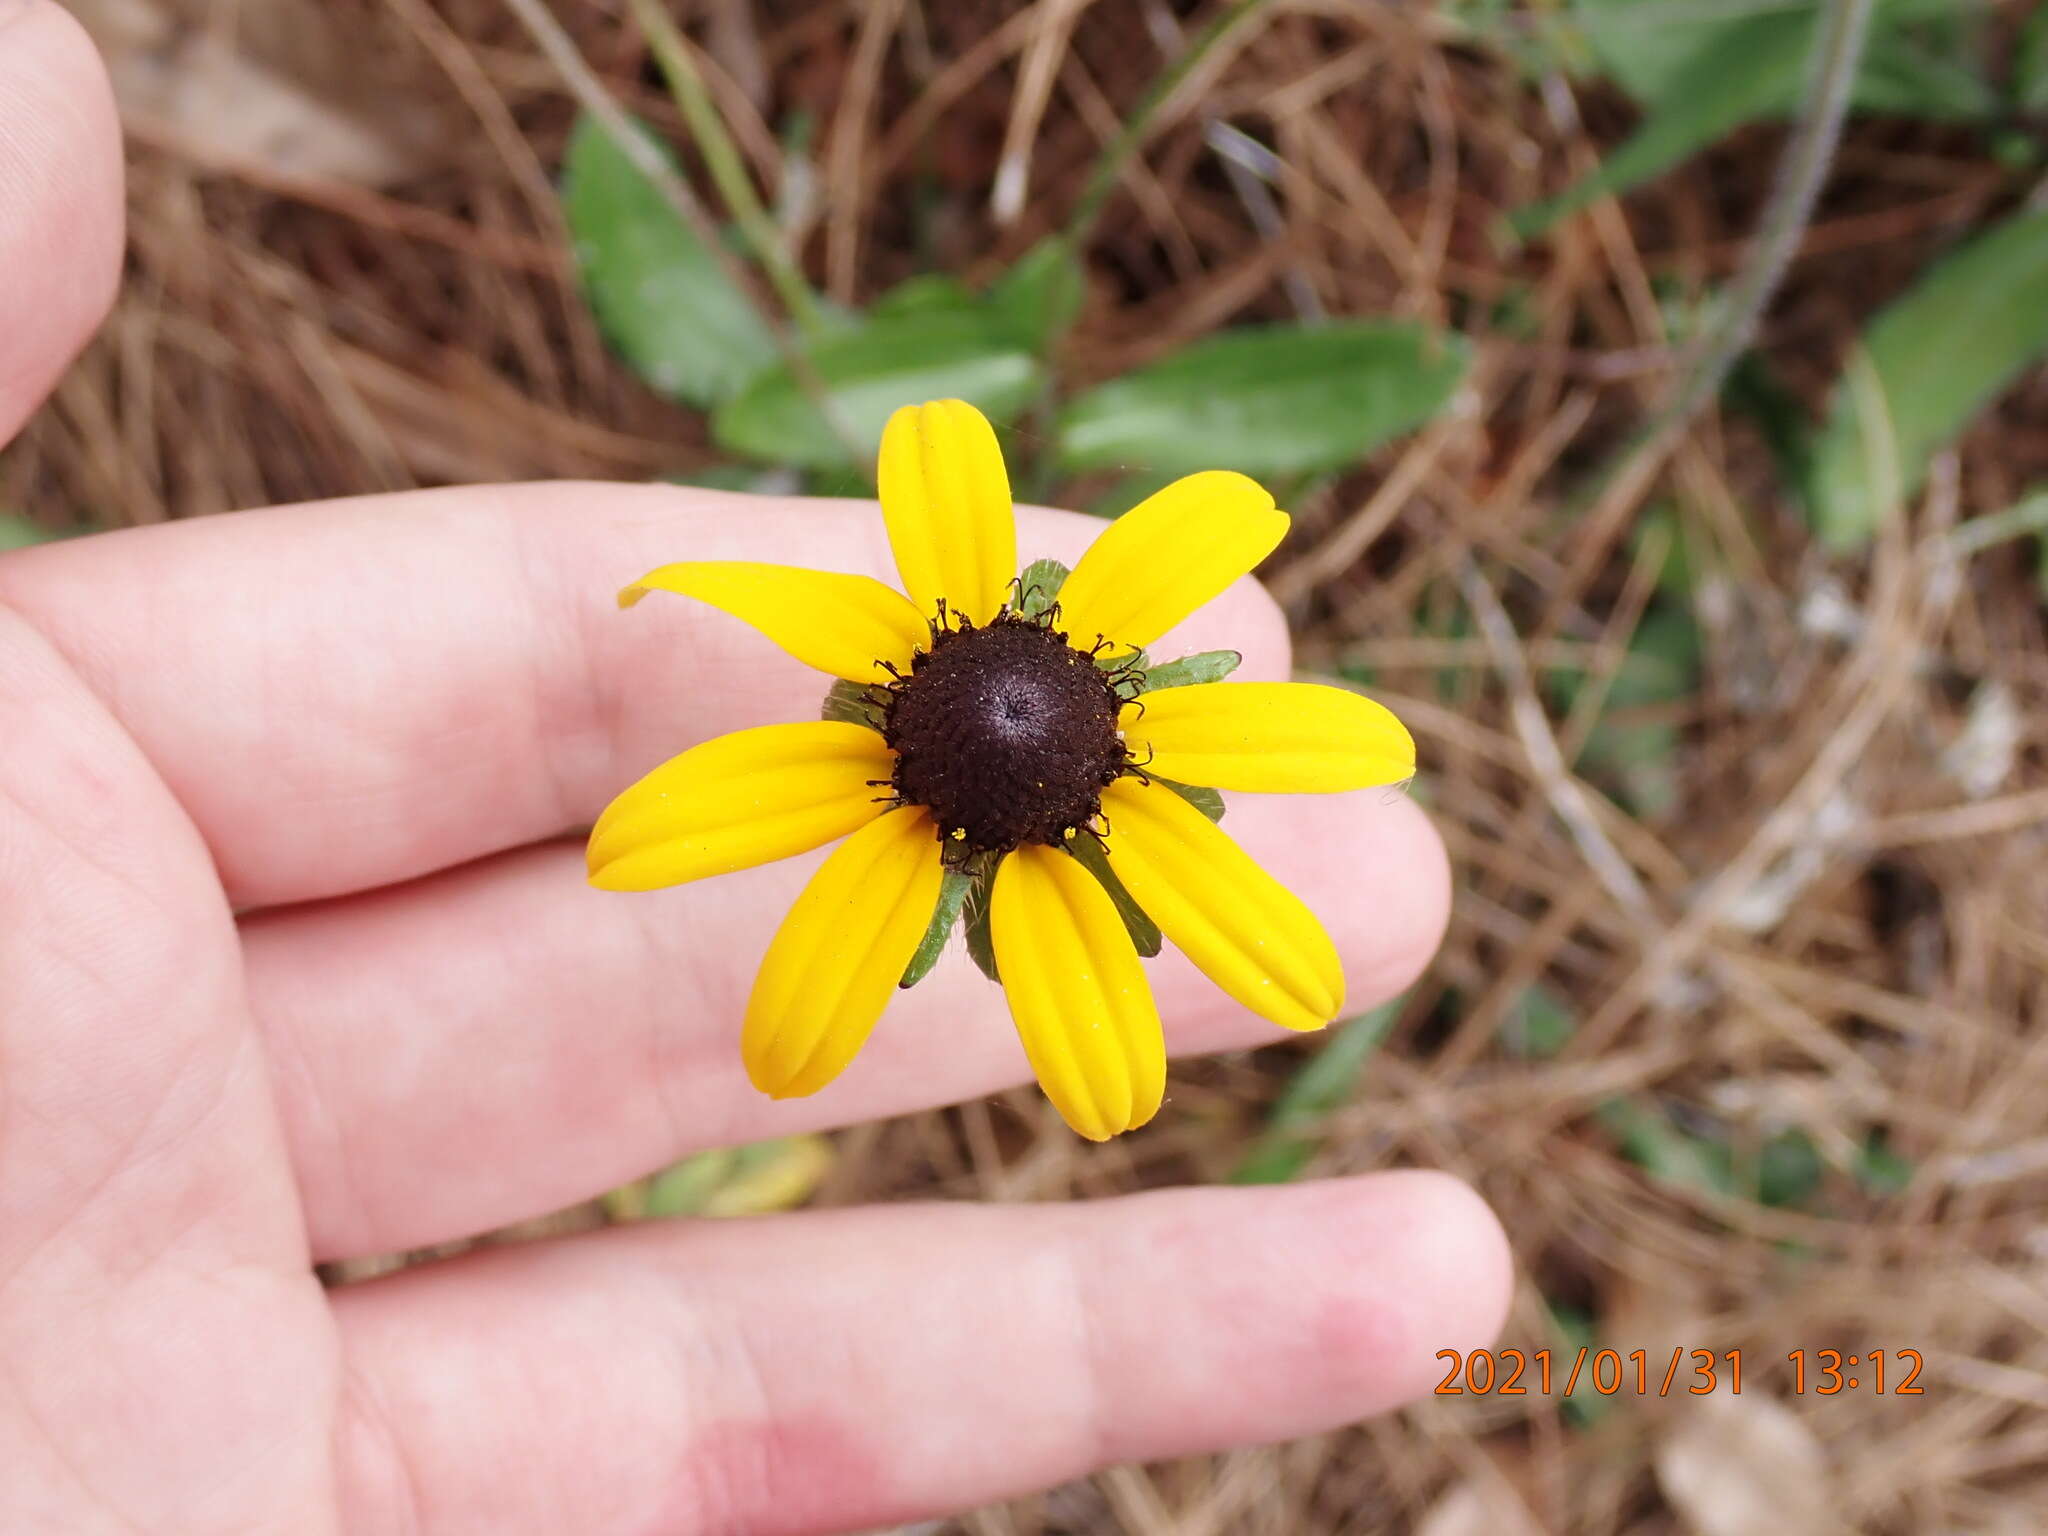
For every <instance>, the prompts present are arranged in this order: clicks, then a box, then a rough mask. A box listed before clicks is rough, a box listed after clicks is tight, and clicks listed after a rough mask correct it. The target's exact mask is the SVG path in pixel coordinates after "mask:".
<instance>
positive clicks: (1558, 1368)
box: [1436, 1344, 1925, 1397]
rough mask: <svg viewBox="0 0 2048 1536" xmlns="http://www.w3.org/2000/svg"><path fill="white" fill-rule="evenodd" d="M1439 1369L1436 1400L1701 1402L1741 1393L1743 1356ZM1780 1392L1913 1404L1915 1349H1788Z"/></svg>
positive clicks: (1449, 1362)
mask: <svg viewBox="0 0 2048 1536" xmlns="http://www.w3.org/2000/svg"><path fill="white" fill-rule="evenodd" d="M1436 1357H1437V1359H1439V1360H1441V1361H1443V1362H1444V1365H1445V1371H1444V1378H1443V1380H1442V1381H1440V1382H1438V1383H1437V1384H1436V1395H1437V1396H1438V1397H1457V1396H1462V1395H1464V1394H1466V1393H1471V1394H1473V1395H1474V1396H1481V1397H1483V1396H1486V1395H1487V1394H1489V1393H1490V1394H1492V1395H1494V1396H1496V1397H1526V1396H1529V1395H1531V1394H1540V1395H1543V1396H1549V1395H1551V1394H1552V1393H1558V1392H1561V1395H1563V1396H1565V1397H1570V1396H1572V1395H1573V1394H1574V1393H1578V1394H1580V1395H1582V1396H1583V1395H1593V1396H1599V1397H1615V1396H1617V1395H1620V1394H1624V1393H1626V1394H1629V1395H1632V1396H1636V1397H1671V1396H1673V1395H1674V1394H1680V1393H1683V1394H1689V1395H1691V1396H1693V1397H1706V1396H1708V1395H1709V1394H1711V1393H1714V1392H1721V1391H1726V1392H1730V1393H1740V1392H1741V1391H1742V1366H1743V1356H1742V1351H1741V1350H1739V1349H1724V1350H1721V1351H1720V1352H1719V1353H1716V1352H1715V1351H1713V1350H1711V1349H1686V1348H1685V1347H1684V1346H1682V1345H1681V1346H1679V1347H1677V1348H1675V1349H1673V1350H1672V1351H1671V1353H1670V1355H1669V1357H1668V1358H1667V1357H1666V1356H1664V1354H1663V1353H1662V1352H1661V1351H1660V1352H1659V1353H1658V1355H1657V1356H1656V1357H1655V1358H1652V1357H1651V1355H1650V1352H1649V1351H1648V1350H1643V1349H1632V1350H1629V1351H1627V1352H1626V1353H1623V1352H1622V1351H1620V1350H1615V1349H1594V1348H1593V1347H1592V1346H1591V1345H1589V1344H1581V1345H1580V1346H1579V1347H1578V1348H1577V1349H1576V1350H1549V1349H1535V1350H1520V1349H1474V1350H1469V1351H1468V1350H1458V1349H1440V1350H1438V1351H1437V1352H1436ZM1784 1359H1785V1362H1786V1366H1787V1374H1788V1375H1789V1377H1790V1380H1789V1382H1788V1383H1787V1385H1788V1386H1789V1387H1790V1388H1791V1390H1792V1391H1793V1392H1794V1393H1795V1394H1804V1393H1808V1392H1811V1393H1812V1394H1813V1395H1814V1396H1816V1397H1833V1396H1834V1395H1835V1394H1837V1393H1839V1392H1844V1391H1857V1392H1869V1393H1871V1394H1872V1395H1873V1396H1886V1395H1889V1396H1892V1397H1917V1396H1919V1395H1921V1393H1922V1392H1924V1391H1925V1389H1924V1388H1922V1387H1920V1386H1917V1385H1915V1380H1916V1378H1917V1377H1918V1376H1919V1375H1920V1351H1919V1350H1917V1349H1891V1350H1885V1349H1873V1350H1868V1351H1863V1352H1860V1353H1849V1352H1846V1351H1843V1350H1839V1349H1795V1350H1793V1351H1791V1352H1790V1353H1789V1354H1787V1355H1786V1356H1785V1357H1784Z"/></svg>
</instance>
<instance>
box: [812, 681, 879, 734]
mask: <svg viewBox="0 0 2048 1536" xmlns="http://www.w3.org/2000/svg"><path fill="white" fill-rule="evenodd" d="M818 718H819V719H820V720H838V721H842V722H844V723H845V724H847V725H864V726H866V727H867V728H868V729H869V730H871V731H879V730H880V729H881V728H882V707H881V706H880V705H879V704H877V703H875V702H874V701H873V700H872V699H871V698H869V696H868V685H867V684H865V683H856V682H854V681H852V680H851V679H849V678H844V677H839V678H834V679H833V680H832V686H831V688H830V689H828V690H827V691H826V694H825V702H824V704H823V705H821V706H820V707H819V710H818Z"/></svg>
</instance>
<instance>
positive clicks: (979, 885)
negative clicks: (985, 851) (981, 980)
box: [961, 859, 1003, 985]
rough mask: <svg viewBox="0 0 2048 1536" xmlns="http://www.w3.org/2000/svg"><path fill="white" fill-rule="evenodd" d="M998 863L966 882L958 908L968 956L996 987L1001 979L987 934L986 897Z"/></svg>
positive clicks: (990, 891) (993, 949)
mask: <svg viewBox="0 0 2048 1536" xmlns="http://www.w3.org/2000/svg"><path fill="white" fill-rule="evenodd" d="M1001 863H1002V860H1000V859H993V860H991V861H990V862H989V866H988V868H987V869H985V870H983V871H982V872H981V873H980V874H978V875H975V876H974V877H973V878H972V879H971V880H970V881H969V882H968V888H967V899H966V901H965V903H964V904H963V905H962V907H961V915H962V917H963V918H964V919H965V925H964V926H965V928H966V932H967V953H968V954H969V955H970V956H972V957H973V960H974V963H975V964H976V965H977V966H979V967H980V969H981V974H982V975H984V976H986V977H987V978H988V979H989V980H990V981H993V982H995V983H997V984H998V985H1001V983H1002V979H1003V978H1002V976H1001V974H1000V973H999V972H998V971H997V970H996V943H995V940H994V938H992V937H991V936H990V934H989V931H988V907H989V897H990V895H991V894H992V893H993V892H994V890H995V884H996V868H997V866H998V865H1000V864H1001Z"/></svg>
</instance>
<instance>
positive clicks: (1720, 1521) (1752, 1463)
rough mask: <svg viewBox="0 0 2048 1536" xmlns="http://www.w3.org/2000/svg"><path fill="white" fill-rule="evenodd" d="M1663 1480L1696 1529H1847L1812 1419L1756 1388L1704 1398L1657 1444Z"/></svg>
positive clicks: (1714, 1533) (1706, 1534)
mask: <svg viewBox="0 0 2048 1536" xmlns="http://www.w3.org/2000/svg"><path fill="white" fill-rule="evenodd" d="M1656 1464H1657V1482H1658V1485H1659V1486H1660V1487H1661V1488H1662V1489H1663V1490H1664V1497H1665V1499H1666V1500H1668V1501H1669V1502H1670V1504H1671V1507H1672V1508H1673V1509H1675V1510H1676V1511H1678V1513H1679V1514H1680V1515H1681V1516H1683V1517H1684V1519H1685V1523H1686V1527H1687V1529H1688V1530H1689V1531H1691V1532H1692V1533H1693V1536H1782V1533H1784V1532H1786V1531H1801V1532H1805V1533H1807V1536H1829V1533H1832V1532H1837V1531H1839V1530H1841V1528H1842V1527H1841V1524H1840V1522H1839V1521H1838V1520H1837V1519H1836V1517H1835V1514H1834V1511H1835V1510H1837V1509H1839V1508H1840V1507H1841V1503H1840V1500H1839V1499H1838V1497H1837V1496H1836V1493H1835V1489H1834V1480H1833V1473H1832V1471H1831V1470H1830V1468H1829V1466H1828V1461H1827V1456H1826V1454H1825V1453H1824V1452H1823V1451H1822V1450H1821V1446H1820V1441H1819V1440H1818V1439H1816V1438H1815V1436H1814V1433H1813V1431H1812V1430H1811V1429H1809V1428H1808V1427H1807V1424H1806V1421H1805V1420H1804V1419H1802V1418H1800V1417H1799V1415H1798V1414H1796V1413H1794V1412H1793V1411H1792V1410H1791V1409H1790V1408H1788V1407H1786V1406H1785V1405H1784V1404H1783V1403H1781V1402H1779V1401H1778V1400H1777V1399H1776V1398H1774V1397H1771V1396H1769V1395H1768V1394H1766V1393H1763V1392H1759V1391H1756V1390H1754V1389H1751V1390H1747V1391H1745V1392H1743V1394H1742V1395H1741V1396H1740V1397H1736V1396H1734V1395H1732V1394H1729V1393H1725V1392H1716V1393H1714V1394H1713V1395H1712V1396H1709V1397H1702V1398H1699V1399H1698V1400H1697V1405H1696V1406H1695V1407H1694V1408H1693V1409H1692V1411H1691V1412H1690V1413H1688V1414H1686V1415H1685V1416H1684V1417H1683V1418H1682V1419H1680V1420H1679V1421H1678V1422H1677V1423H1676V1424H1674V1425H1673V1426H1672V1428H1671V1431H1670V1433H1669V1434H1667V1435H1666V1436H1665V1437H1664V1441H1663V1443H1662V1444H1661V1445H1660V1446H1658V1448H1657V1463H1656Z"/></svg>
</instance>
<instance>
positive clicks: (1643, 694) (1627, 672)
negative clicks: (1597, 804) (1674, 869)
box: [1553, 602, 1700, 817]
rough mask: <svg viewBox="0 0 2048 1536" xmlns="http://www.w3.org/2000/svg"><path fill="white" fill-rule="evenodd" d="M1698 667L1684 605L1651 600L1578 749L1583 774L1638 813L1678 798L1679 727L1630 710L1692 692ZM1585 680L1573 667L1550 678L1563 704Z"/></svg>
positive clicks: (1659, 706)
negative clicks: (1639, 716) (1595, 719)
mask: <svg viewBox="0 0 2048 1536" xmlns="http://www.w3.org/2000/svg"><path fill="white" fill-rule="evenodd" d="M1699 668H1700V635H1699V627H1698V625H1697V624H1695V623H1694V621H1693V617H1692V614H1691V613H1690V611H1689V610H1687V609H1685V608H1683V607H1680V606H1678V605H1676V604H1666V603H1661V602H1659V603H1652V604H1651V606H1650V609H1649V611H1648V612H1647V613H1645V614H1644V615H1643V617H1642V621H1641V622H1640V623H1639V624H1637V625H1636V632H1635V633H1634V634H1633V635H1631V636H1630V637H1629V645H1628V652H1627V654H1626V655H1625V656H1624V657H1623V658H1622V664H1621V667H1620V669H1619V670H1618V671H1617V672H1616V673H1615V675H1614V679H1613V681H1612V683H1611V684H1610V685H1609V687H1608V690H1607V696H1606V699H1605V700H1604V701H1603V704H1602V708H1601V715H1600V719H1599V721H1598V723H1597V724H1595V725H1594V727H1593V729H1592V731H1591V732H1590V733H1588V735H1587V737H1586V745H1585V748H1584V750H1583V752H1582V753H1581V754H1580V760H1581V761H1582V762H1583V763H1584V765H1585V767H1586V769H1587V771H1588V774H1589V776H1591V777H1593V778H1595V779H1597V780H1599V781H1600V782H1601V783H1602V784H1603V785H1604V786H1606V787H1607V788H1609V789H1611V790H1612V791H1613V792H1614V793H1615V794H1616V795H1617V796H1618V797H1619V798H1620V799H1622V800H1623V801H1625V802H1626V803H1627V804H1628V805H1629V806H1630V808H1631V809H1633V810H1635V811H1637V812H1638V813H1639V814H1641V815H1644V816H1653V817H1654V816H1661V815H1664V814H1665V813H1667V812H1669V811H1670V810H1671V809H1672V808H1673V807H1674V806H1675V805H1676V803H1677V800H1678V749H1679V731H1678V727H1677V726H1676V725H1674V724H1672V723H1671V722H1670V721H1668V720H1658V719H1631V718H1629V715H1630V712H1632V711H1633V712H1635V713H1637V714H1653V713H1656V712H1658V711H1660V710H1665V709H1668V707H1669V706H1671V705H1673V704H1676V703H1679V702H1681V701H1682V700H1685V699H1688V698H1690V697H1692V695H1693V693H1694V692H1695V691H1696V690H1697V688H1698V686H1699ZM1584 686H1585V679H1584V677H1583V676H1581V675H1578V674H1574V673H1560V674H1559V675H1558V676H1557V678H1556V680H1555V682H1554V684H1553V687H1554V689H1555V692H1556V694H1557V696H1558V697H1559V699H1560V700H1562V701H1563V703H1564V705H1565V707H1566V708H1567V709H1569V708H1570V707H1571V706H1572V703H1573V702H1574V701H1575V700H1576V699H1577V698H1578V694H1579V690H1580V689H1581V688H1582V687H1584Z"/></svg>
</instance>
